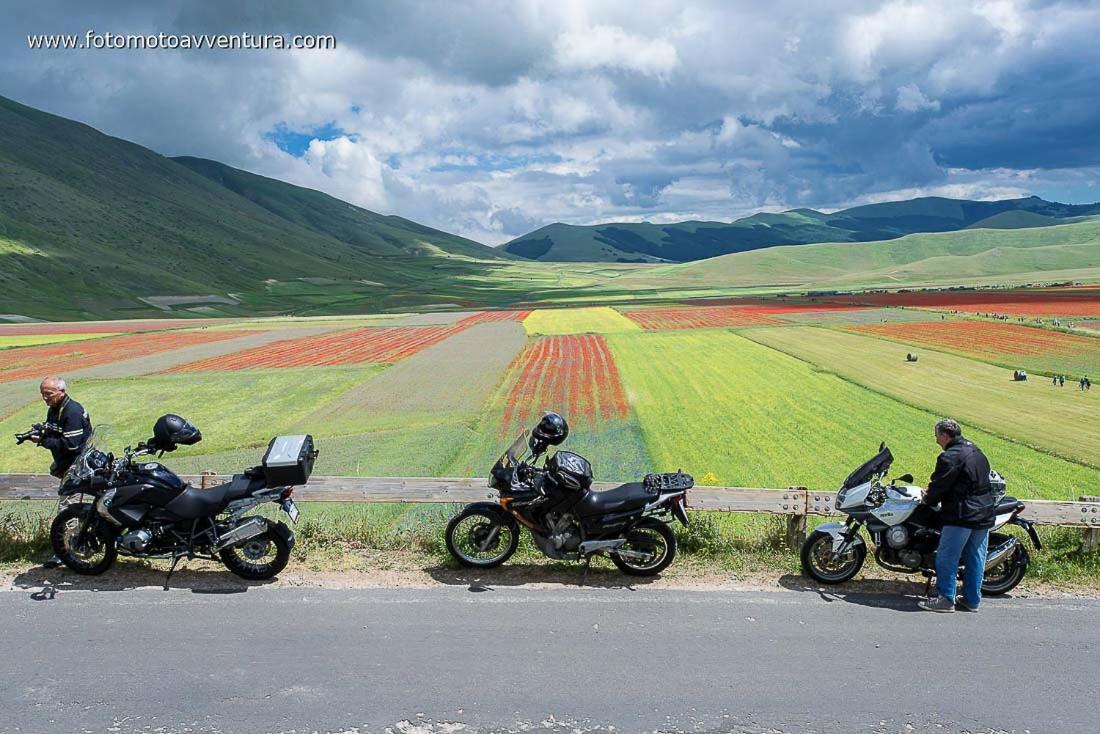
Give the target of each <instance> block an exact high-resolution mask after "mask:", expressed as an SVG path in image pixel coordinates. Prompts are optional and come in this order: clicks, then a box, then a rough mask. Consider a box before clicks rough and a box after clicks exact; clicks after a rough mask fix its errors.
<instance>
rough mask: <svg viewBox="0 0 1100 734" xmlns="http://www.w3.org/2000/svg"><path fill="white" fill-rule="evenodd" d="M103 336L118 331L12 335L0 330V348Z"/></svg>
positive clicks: (113, 334)
mask: <svg viewBox="0 0 1100 734" xmlns="http://www.w3.org/2000/svg"><path fill="white" fill-rule="evenodd" d="M105 336H118V332H88V333H83V334H26V335H16V336H12V335H9V334H4V333H2V332H0V349H15V348H17V347H36V346H39V345H40V344H62V343H64V342H78V341H84V340H86V339H99V338H101V337H105Z"/></svg>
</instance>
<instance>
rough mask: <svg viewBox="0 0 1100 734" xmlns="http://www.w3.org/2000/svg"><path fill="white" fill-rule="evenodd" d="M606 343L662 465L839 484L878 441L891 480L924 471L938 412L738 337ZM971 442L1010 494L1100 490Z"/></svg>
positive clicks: (1045, 464)
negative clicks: (889, 454)
mask: <svg viewBox="0 0 1100 734" xmlns="http://www.w3.org/2000/svg"><path fill="white" fill-rule="evenodd" d="M789 330H792V329H791V327H783V328H780V329H776V330H775V331H776V332H783V333H786V332H787V331H789ZM608 342H609V343H610V345H611V348H612V351H613V353H614V355H615V359H616V362H617V364H618V366H619V370H620V372H621V374H622V376H623V379H624V381H625V383H626V387H627V392H628V394H629V395H630V396H631V399H632V402H633V408H634V411H635V414H636V415H637V416H638V420H639V421H640V423H641V426H642V428H643V432H644V435H645V441H646V446H647V448H648V449H649V454H650V456H651V457H652V459H653V461H654V463H655V464H657V465H658V466H672V467H683V469H684V470H685V471H688V472H691V473H692V474H694V475H695V476H696V477H697V478H702V477H705V476H707V475H711V476H712V477H713V478H714V479H713V481H711V482H709V483H711V484H717V485H726V486H746V487H785V486H792V485H804V486H808V487H811V488H834V487H837V486H839V484H840V482H841V481H842V480H843V479H844V477H845V476H846V475H847V474H848V472H849V471H851V470H852V469H853V468H855V467H856V466H858V465H859V464H860V463H862V462H863V461H864V460H865V459H867V458H868V457H869V456H871V455H873V454H874V453H875V451H876V450H877V448H878V444H879V442H880V441H885V442H886V443H887V444H888V445H889V446H890V447H891V449H892V450H893V452H894V455H895V457H896V458H895V463H894V468H893V471H894V472H895V473H896V474H902V473H905V472H911V473H912V474H913V475H914V476H916V477H927V476H928V475H929V474H931V471H932V468H933V466H934V463H935V457H936V455H937V453H938V451H939V449H938V447H937V446H936V445H935V443H934V442H933V441H932V426H933V424H934V423H935V421H936V419H937V418H938V415H937V414H934V413H931V412H927V411H924V410H920V409H918V408H914V407H911V406H909V405H906V404H904V403H902V402H899V401H897V400H894V399H892V398H889V397H886V396H884V395H880V394H878V393H875V392H872V391H870V390H867V389H864V388H862V387H859V386H857V385H855V384H852V383H851V382H848V381H846V380H843V379H841V378H840V377H837V376H836V375H832V374H828V373H825V372H822V371H819V370H817V369H815V368H814V367H813V366H811V365H809V364H807V363H806V362H803V361H801V360H798V359H795V358H793V357H790V356H788V355H786V354H783V353H781V352H778V351H775V350H773V349H769V348H767V347H764V346H762V345H760V344H756V343H755V342H752V341H750V340H748V339H746V338H744V337H742V336H739V335H736V334H733V333H728V332H726V333H724V332H715V331H709V332H707V333H705V334H698V333H691V332H686V333H683V332H681V333H667V332H665V333H647V334H637V335H625V334H615V335H611V336H609V337H608ZM969 434H970V436H971V437H972V438H973V439H974V440H975V442H977V443H978V444H979V445H980V446H981V447H982V448H983V449H984V450H985V451H986V453H987V455H988V456H989V458H990V461H991V462H992V464H993V465H994V467H996V468H997V469H998V470H999V471H1001V472H1002V473H1003V474H1005V475H1006V476H1007V477H1008V479H1009V482H1010V487H1011V491H1012V493H1013V494H1015V495H1017V496H1020V497H1033V498H1050V499H1076V498H1077V496H1078V495H1081V494H1086V493H1087V492H1085V489H1086V488H1089V487H1092V486H1094V485H1095V482H1096V477H1097V474H1096V471H1095V470H1094V469H1090V468H1088V467H1084V466H1081V465H1079V464H1075V463H1072V462H1069V461H1066V460H1064V459H1060V458H1058V457H1054V456H1050V455H1048V454H1044V453H1041V452H1039V451H1036V450H1034V449H1031V448H1028V447H1026V446H1022V445H1019V444H1016V443H1012V442H1010V441H1006V440H1004V439H1001V438H998V437H996V436H993V435H990V434H988V433H985V432H983V431H974V430H971V431H970V432H969Z"/></svg>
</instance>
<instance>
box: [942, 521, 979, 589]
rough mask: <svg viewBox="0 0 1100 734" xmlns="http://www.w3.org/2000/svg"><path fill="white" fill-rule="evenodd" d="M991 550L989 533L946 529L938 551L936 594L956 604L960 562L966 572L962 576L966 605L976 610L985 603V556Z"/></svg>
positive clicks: (964, 529) (944, 528) (954, 528)
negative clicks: (988, 549) (983, 581)
mask: <svg viewBox="0 0 1100 734" xmlns="http://www.w3.org/2000/svg"><path fill="white" fill-rule="evenodd" d="M988 547H989V529H988V528H982V529H980V530H974V529H972V528H962V527H959V526H958V525H944V526H943V533H942V534H941V535H940V545H939V548H937V549H936V591H938V592H939V593H940V595H942V596H946V597H947V598H948V599H950V600H951V601H955V587H956V585H957V579H958V575H959V560H960V559H961V560H962V563H963V565H964V566H966V571H965V573H964V575H963V602H964V603H965V604H966V605H967V606H968V607H970V608H972V609H977V608H978V604H979V603H981V601H982V578H983V577H984V576H985V552H986V550H987V548H988Z"/></svg>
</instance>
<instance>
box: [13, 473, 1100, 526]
mask: <svg viewBox="0 0 1100 734" xmlns="http://www.w3.org/2000/svg"><path fill="white" fill-rule="evenodd" d="M183 479H184V480H185V481H189V482H192V483H193V484H195V485H199V486H211V485H213V484H214V483H216V482H218V481H219V478H218V477H217V476H214V475H210V474H205V475H202V476H185V477H183ZM593 486H594V488H595V489H609V488H611V487H617V486H619V485H617V484H609V483H602V482H597V483H596V484H594V485H593ZM497 496H498V495H497V492H496V491H495V490H492V489H489V488H488V487H487V486H486V481H485V479H484V478H482V477H477V478H469V477H464V478H435V477H321V476H314V477H311V478H310V480H309V484H307V485H305V486H304V487H297V488H295V490H294V498H295V499H296V500H300V501H308V502H476V501H477V500H484V499H495V498H496V497H497ZM56 497H57V480H56V479H54V478H53V477H51V476H48V475H45V474H0V500H35V499H37V500H43V499H45V500H48V499H55V498H56ZM1023 502H1024V504H1026V505H1027V510H1026V511H1025V513H1024V514H1025V516H1026V517H1027V518H1028V519H1030V520H1032V521H1034V522H1036V523H1039V524H1042V525H1063V526H1070V527H1082V528H1090V529H1100V502H1093V501H1086V502H1060V501H1052V500H1027V499H1025V500H1023ZM835 504H836V493H835V492H824V491H816V490H810V489H806V488H805V487H791V488H788V489H764V488H750V487H705V486H696V487H695V488H694V489H692V490H691V491H690V492H688V507H689V508H690V509H693V510H715V511H719V512H767V513H771V514H775V515H790V516H793V517H794V518H799V517H801V518H805V517H806V516H807V515H837V514H840V513H838V512H837V511H836V510H835V509H834V505H835Z"/></svg>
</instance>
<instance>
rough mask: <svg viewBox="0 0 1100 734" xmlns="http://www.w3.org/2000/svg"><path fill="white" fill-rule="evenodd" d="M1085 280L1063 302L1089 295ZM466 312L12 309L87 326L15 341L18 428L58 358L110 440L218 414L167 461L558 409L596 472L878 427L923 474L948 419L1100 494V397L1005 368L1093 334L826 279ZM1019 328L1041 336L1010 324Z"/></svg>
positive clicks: (455, 440)
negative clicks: (854, 289)
mask: <svg viewBox="0 0 1100 734" xmlns="http://www.w3.org/2000/svg"><path fill="white" fill-rule="evenodd" d="M304 285H306V286H309V287H320V286H315V285H313V284H304ZM1068 290H1069V289H1063V290H1062V291H1058V292H1056V293H1055V295H1056V296H1057V298H1055V299H1054V300H1058V301H1065V300H1073V299H1067V298H1064V297H1063V296H1064V295H1065V292H1066V291H1068ZM1074 291H1075V292H1084V293H1085V294H1086V295H1088V294H1089V293H1090V292H1089V291H1087V290H1080V289H1074ZM695 295H702V294H699V293H696V294H695ZM868 295H869V297H873V298H878V297H880V296H881V297H885V296H886V295H889V294H868ZM893 295H907V294H893ZM936 295H939V294H936ZM1043 298H1045V299H1046V300H1047V301H1049V300H1051V299H1050V294H1047V293H1044V294H1043ZM843 299H847V297H842V300H843ZM1074 299H1077V296H1075V297H1074ZM1077 300H1079V299H1077ZM1030 302H1039V301H1034V300H1033V301H1030ZM1030 302H1029V303H1030ZM1043 302H1046V301H1043ZM453 308H454V309H455V310H453V311H450V312H444V311H436V312H431V313H421V314H416V313H409V312H401V313H391V314H362V315H357V316H333V317H310V318H296V317H277V318H271V319H263V318H255V317H250V318H248V319H222V320H206V321H205V322H204V323H203V324H202V326H203V328H197V329H196V328H191V329H186V328H180V324H185V325H194V324H195V323H196V322H181V321H172V322H165V323H164V324H163V325H161V324H160V322H156V321H142V322H128V323H121V324H120V325H119V328H118V332H120V333H118V334H115V335H112V336H97V335H98V334H101V333H103V330H104V328H105V327H104V325H103V324H95V325H89V326H90V328H88V329H85V328H82V325H80V324H76V325H71V324H19V325H16V326H11V327H0V338H2V337H3V336H4V335H8V331H6V330H7V329H24V330H25V329H30V330H34V331H32V332H30V333H18V334H10V337H11V338H13V339H14V338H51V339H52V338H55V337H56V338H64V339H72V340H73V341H71V342H58V343H53V344H38V345H33V346H22V347H13V348H10V349H2V350H0V432H2V431H7V432H8V433H9V434H10V433H14V432H15V431H17V430H23V429H25V428H26V426H27V425H29V424H30V423H31V422H34V421H37V420H41V419H42V416H43V415H44V413H45V408H44V406H43V405H42V403H41V401H40V400H39V399H38V396H37V382H38V380H39V379H41V377H42V376H43V375H44V374H47V373H51V372H60V373H61V374H62V375H63V376H65V377H67V378H68V379H69V381H70V386H71V387H70V390H71V392H72V394H73V396H74V397H76V398H77V399H78V400H80V401H81V402H82V403H84V405H86V406H87V407H88V408H89V410H90V411H91V413H92V415H93V419H94V421H95V423H97V424H105V425H106V431H105V436H106V437H107V441H108V442H109V448H111V449H113V450H116V451H117V450H118V449H120V448H121V447H122V446H125V445H126V444H127V443H133V442H135V441H138V440H141V439H143V438H145V437H147V434H148V432H149V430H150V428H151V426H152V423H153V421H154V420H155V419H156V417H157V416H159V415H161V414H162V413H165V412H177V413H181V414H183V415H185V416H187V417H188V418H189V419H191V420H193V421H194V422H195V423H196V424H198V425H199V426H200V428H201V429H202V431H203V434H204V440H203V441H202V442H201V443H200V444H198V445H196V446H193V447H185V448H181V449H180V450H179V451H177V452H176V453H174V454H172V455H171V456H170V457H166V459H165V460H166V461H167V462H168V463H169V464H170V465H171V466H173V467H174V468H176V469H177V470H179V471H181V472H185V473H197V472H199V471H201V470H205V469H212V470H215V471H218V472H221V473H228V472H232V471H236V470H239V469H241V468H242V467H245V466H250V465H253V464H255V463H256V462H257V461H258V460H259V458H260V456H261V455H262V453H263V449H264V447H265V446H266V444H267V442H268V440H269V439H270V438H271V437H272V436H274V435H277V434H280V433H283V434H285V433H304V432H309V433H312V434H313V435H314V436H315V437H316V439H317V443H318V446H319V448H320V450H321V456H320V458H319V459H318V463H317V468H316V472H317V473H318V474H333V475H358V476H372V475H373V476H484V475H485V474H486V473H487V471H488V469H489V467H490V466H491V465H492V463H493V462H494V461H495V460H496V458H497V457H498V456H499V455H500V453H501V452H502V451H504V449H505V448H506V447H507V446H508V444H509V443H510V442H511V440H512V439H513V438H514V437H515V435H516V434H518V433H519V432H521V431H522V430H524V429H527V428H530V427H531V426H532V425H533V424H534V423H535V422H536V421H537V420H538V418H539V416H540V415H541V414H542V413H543V412H545V411H547V410H556V411H559V412H561V413H563V414H564V415H565V416H566V417H567V418H568V419H569V422H570V425H571V429H572V430H571V435H570V436H569V439H568V440H567V442H566V443H565V444H564V448H567V449H571V450H574V451H577V452H579V453H581V454H583V455H585V456H586V457H587V458H589V460H590V461H592V463H593V466H594V469H595V472H596V477H597V479H599V480H606V481H629V480H636V479H638V478H639V477H641V476H642V475H643V474H645V473H646V472H648V471H672V470H676V469H683V470H685V471H688V472H691V473H692V474H694V475H695V476H696V478H697V480H698V481H699V482H700V483H705V484H711V485H741V486H765V487H767V486H771V487H786V486H792V485H805V486H810V487H824V488H828V487H834V486H836V484H837V483H838V482H839V481H840V480H841V479H842V478H843V477H844V476H845V475H846V474H847V473H848V472H849V471H850V470H851V468H852V467H853V466H855V465H856V464H858V463H860V462H861V461H863V460H864V459H865V458H867V456H868V455H870V454H871V453H873V452H874V450H875V449H876V448H877V446H878V442H879V441H880V440H885V441H887V443H889V444H890V446H891V448H893V450H894V452H895V454H896V456H897V457H898V458H897V464H896V466H895V470H896V471H897V472H898V473H902V472H905V471H911V472H912V473H913V474H914V475H915V476H918V477H923V476H927V474H928V473H930V471H931V468H932V464H933V462H934V458H935V455H936V452H937V447H936V446H935V444H934V443H933V442H932V440H931V435H930V433H931V426H932V424H933V423H934V421H935V419H936V418H937V417H939V416H941V415H943V414H950V415H953V416H955V417H957V418H959V419H960V420H961V421H963V423H964V425H965V426H966V428H967V432H968V435H970V436H971V437H972V438H974V439H975V440H976V441H977V442H978V443H979V444H980V445H982V447H983V448H985V449H986V450H987V452H988V453H989V455H990V457H991V459H992V460H993V462H994V464H995V466H997V468H998V469H1000V470H1001V471H1002V472H1003V473H1005V474H1006V475H1008V476H1009V479H1010V482H1011V487H1012V491H1013V492H1015V493H1017V494H1018V495H1020V496H1024V497H1051V498H1053V497H1060V498H1076V497H1077V496H1078V495H1080V494H1097V493H1100V471H1098V469H1097V465H1098V464H1100V460H1097V458H1096V457H1098V456H1100V423H1098V422H1097V420H1096V418H1095V416H1096V415H1097V412H1096V407H1097V403H1096V402H1095V401H1096V400H1098V399H1100V391H1097V392H1094V393H1083V392H1080V391H1076V390H1073V389H1072V386H1071V385H1067V386H1066V388H1061V389H1058V388H1054V387H1053V386H1051V385H1050V384H1049V380H1041V379H1033V380H1031V381H1028V382H1026V383H1015V382H1012V381H1011V380H1010V379H1009V378H1010V376H1011V372H1010V370H1006V369H1005V366H1010V367H1023V368H1025V369H1028V370H1029V371H1033V372H1039V371H1041V370H1040V366H1041V365H1043V364H1050V365H1055V366H1056V367H1057V368H1059V369H1063V370H1064V371H1066V373H1067V376H1068V375H1070V374H1073V373H1072V372H1071V371H1070V370H1069V366H1070V363H1069V362H1067V361H1065V360H1070V359H1078V360H1082V364H1083V365H1084V366H1087V365H1089V364H1093V363H1094V359H1095V351H1094V350H1095V345H1096V344H1097V343H1100V340H1098V339H1095V338H1093V337H1088V336H1082V335H1079V334H1077V335H1075V334H1067V333H1063V332H1059V331H1054V330H1045V329H1040V328H1037V327H1025V326H1020V325H1016V324H1008V323H1005V322H1003V321H992V320H979V319H974V318H969V317H961V316H958V315H955V314H952V313H944V312H943V311H942V310H940V311H936V310H931V309H930V307H928V306H927V305H926V304H917V305H906V306H905V307H904V308H899V307H895V306H891V305H884V304H877V305H876V304H865V303H857V302H854V301H851V302H849V301H848V300H845V301H844V302H838V303H832V304H830V303H822V302H821V301H820V300H814V299H811V298H808V297H801V298H787V299H775V300H770V301H769V300H766V299H762V298H760V297H757V296H753V297H739V298H724V299H717V300H709V301H708V300H695V299H692V300H691V301H690V302H688V303H683V302H680V303H666V304H644V305H643V304H641V303H637V304H634V305H627V304H625V303H623V304H619V305H617V306H616V307H615V308H611V307H608V306H591V305H585V306H579V307H573V308H565V307H563V308H554V309H533V310H527V309H512V310H497V311H472V310H462V309H463V306H462V305H461V304H459V305H456V306H454V307H453ZM138 325H140V327H141V328H140V329H138V328H137V326H138ZM128 326H129V327H133V328H127V327H128ZM66 329H68V331H67V330H66ZM1019 330H1023V331H1026V332H1027V335H1028V336H1029V337H1031V338H1032V340H1033V342H1034V343H1033V342H1027V344H1026V345H1024V346H1020V344H1019V342H1020V341H1021V340H1020V339H1019V338H1017V340H1016V342H1013V341H1012V340H1011V339H1009V338H1008V336H1011V335H1013V334H1017V333H1023V331H1019ZM956 334H957V335H958V336H950V338H949V336H948V335H956ZM914 335H915V336H914ZM1006 335H1008V336H1006ZM1006 339H1007V341H1006ZM952 340H953V341H952ZM985 345H993V346H991V347H988V348H987V347H986V346H985ZM1014 345H1015V346H1014ZM1025 348H1026V349H1027V350H1028V351H1027V353H1023V352H1022V350H1024V349H1025ZM1012 349H1017V351H1020V353H1015V352H1012V351H1011V350H1012ZM1090 350H1093V351H1090ZM907 351H917V352H918V353H919V356H920V359H919V361H918V362H917V363H907V362H906V361H905V359H904V357H905V353H906V352H907ZM1004 355H1008V356H1006V357H1005V358H1004V361H1003V363H1002V361H1001V357H1002V356H1004ZM1021 360H1034V361H1033V362H1028V361H1021ZM1058 360H1062V361H1058ZM1002 364H1003V365H1004V366H998V365H1002ZM46 459H47V457H46V456H45V454H44V452H41V451H36V450H34V449H32V448H28V447H26V446H23V447H19V448H18V449H17V448H16V447H14V446H11V445H8V446H3V447H2V448H0V471H4V472H13V471H26V472H31V471H38V472H41V471H44V469H45V467H46V466H47V465H48V463H49V462H48V461H47V460H46Z"/></svg>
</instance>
